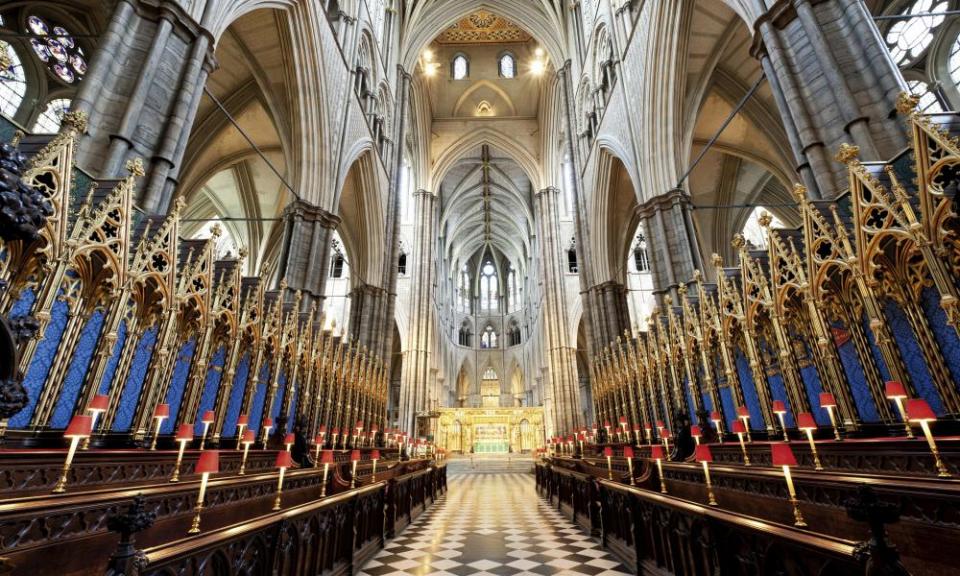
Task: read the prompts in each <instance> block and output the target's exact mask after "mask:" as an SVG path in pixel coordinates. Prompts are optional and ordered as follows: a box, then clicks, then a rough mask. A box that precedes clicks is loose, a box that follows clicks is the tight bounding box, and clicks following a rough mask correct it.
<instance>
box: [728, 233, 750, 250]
mask: <svg viewBox="0 0 960 576" xmlns="http://www.w3.org/2000/svg"><path fill="white" fill-rule="evenodd" d="M730 244H731V245H732V246H733V247H734V248H736V249H737V250H741V249H743V247H745V246H746V245H747V239H746V238H744V237H743V234H741V233H739V232H737V233H736V234H734V235H733V240H732V241H731V242H730Z"/></svg>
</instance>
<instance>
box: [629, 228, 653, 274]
mask: <svg viewBox="0 0 960 576" xmlns="http://www.w3.org/2000/svg"><path fill="white" fill-rule="evenodd" d="M633 269H634V270H635V271H636V272H648V271H649V270H650V259H649V257H648V256H647V239H646V237H645V236H644V235H643V233H642V232H641V233H639V234H637V237H636V238H635V239H634V241H633Z"/></svg>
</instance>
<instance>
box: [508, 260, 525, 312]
mask: <svg viewBox="0 0 960 576" xmlns="http://www.w3.org/2000/svg"><path fill="white" fill-rule="evenodd" d="M507 294H508V297H509V298H510V305H509V307H508V311H509V312H516V311H517V310H519V309H520V306H521V304H522V302H521V300H522V298H521V297H520V287H519V286H518V283H517V270H516V269H515V268H514V267H513V266H510V272H509V273H508V274H507Z"/></svg>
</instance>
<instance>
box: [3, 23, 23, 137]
mask: <svg viewBox="0 0 960 576" xmlns="http://www.w3.org/2000/svg"><path fill="white" fill-rule="evenodd" d="M0 51H2V52H4V53H5V54H6V55H7V58H9V60H10V67H9V68H7V69H5V70H0V114H3V115H5V116H9V117H11V118H13V116H14V115H15V114H16V113H17V110H19V109H20V104H21V103H22V102H23V96H24V94H26V93H27V77H26V75H25V74H24V73H23V62H21V61H20V56H19V55H18V54H17V52H16V50H14V49H13V46H11V45H10V44H8V43H6V42H4V41H2V40H0Z"/></svg>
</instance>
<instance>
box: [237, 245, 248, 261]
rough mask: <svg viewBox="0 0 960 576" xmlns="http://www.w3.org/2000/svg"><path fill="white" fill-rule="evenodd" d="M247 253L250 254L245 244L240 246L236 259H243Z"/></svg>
mask: <svg viewBox="0 0 960 576" xmlns="http://www.w3.org/2000/svg"><path fill="white" fill-rule="evenodd" d="M249 254H250V253H249V252H248V251H247V248H246V246H244V247H242V248H240V249H239V250H237V259H238V260H245V259H246V258H247V255H249Z"/></svg>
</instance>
